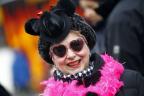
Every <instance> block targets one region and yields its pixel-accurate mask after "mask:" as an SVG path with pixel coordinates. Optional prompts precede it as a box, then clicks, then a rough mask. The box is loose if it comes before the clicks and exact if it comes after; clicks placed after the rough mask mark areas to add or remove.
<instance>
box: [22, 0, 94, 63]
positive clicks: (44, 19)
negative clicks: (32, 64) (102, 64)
mask: <svg viewBox="0 0 144 96" xmlns="http://www.w3.org/2000/svg"><path fill="white" fill-rule="evenodd" d="M74 12H75V6H74V4H73V2H71V1H70V0H60V1H59V2H58V4H57V5H56V6H55V7H54V8H53V9H52V10H51V11H50V12H48V11H46V12H43V14H42V15H41V16H40V18H32V19H30V20H28V21H27V22H26V24H25V30H26V32H27V33H28V34H31V35H37V36H39V44H38V45H39V46H38V50H39V53H40V55H41V57H42V58H43V59H44V60H45V61H46V62H47V63H49V64H53V61H52V59H51V57H50V55H49V49H50V46H51V45H52V44H54V43H59V42H61V41H62V40H64V39H65V37H66V36H67V35H68V34H69V32H70V30H75V31H79V32H80V34H82V35H83V36H84V37H85V38H86V40H87V42H88V47H89V48H90V50H91V49H92V48H93V47H94V45H95V42H96V35H95V31H94V30H93V29H92V28H91V27H90V25H88V24H87V23H86V22H85V21H84V19H83V18H81V17H80V16H78V15H77V14H75V13H74Z"/></svg>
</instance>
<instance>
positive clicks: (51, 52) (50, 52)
mask: <svg viewBox="0 0 144 96" xmlns="http://www.w3.org/2000/svg"><path fill="white" fill-rule="evenodd" d="M78 39H81V40H82V41H83V46H82V48H81V50H82V49H83V47H84V44H85V43H86V44H87V40H86V39H85V37H84V36H82V35H81V36H80V37H79V38H77V39H75V40H78ZM75 40H72V41H70V42H69V44H68V47H67V46H66V45H63V44H58V45H55V46H53V47H50V51H49V55H50V56H51V57H52V55H53V54H55V53H54V52H53V49H54V48H55V47H57V46H61V45H62V46H64V47H65V49H66V52H65V54H64V56H58V55H57V54H55V55H56V56H57V57H59V58H63V57H65V56H66V54H67V51H68V48H70V49H71V50H72V51H73V52H80V51H81V50H80V51H75V50H73V48H71V47H70V44H71V42H73V41H75Z"/></svg>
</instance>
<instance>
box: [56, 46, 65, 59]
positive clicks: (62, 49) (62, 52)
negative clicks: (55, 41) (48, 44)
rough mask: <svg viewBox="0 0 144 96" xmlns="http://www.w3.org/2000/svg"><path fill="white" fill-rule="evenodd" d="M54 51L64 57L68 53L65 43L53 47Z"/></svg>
mask: <svg viewBox="0 0 144 96" xmlns="http://www.w3.org/2000/svg"><path fill="white" fill-rule="evenodd" d="M53 53H54V54H55V55H57V56H59V57H63V56H65V54H66V47H65V46H64V45H59V46H56V47H54V48H53Z"/></svg>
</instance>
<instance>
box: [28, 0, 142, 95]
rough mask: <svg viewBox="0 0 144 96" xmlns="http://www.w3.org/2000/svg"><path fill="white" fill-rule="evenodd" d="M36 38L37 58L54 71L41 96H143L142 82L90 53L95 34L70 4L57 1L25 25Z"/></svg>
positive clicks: (65, 0)
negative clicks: (50, 8) (51, 66)
mask: <svg viewBox="0 0 144 96" xmlns="http://www.w3.org/2000/svg"><path fill="white" fill-rule="evenodd" d="M25 30H26V32H27V33H28V34H31V35H36V36H39V43H38V50H39V53H40V55H41V57H42V58H43V59H44V60H45V61H46V62H47V63H48V64H53V66H54V67H55V70H54V73H53V76H51V77H50V78H49V79H48V80H46V81H43V82H42V84H44V85H46V87H45V89H44V92H43V93H42V94H41V95H42V96H144V91H143V89H144V78H143V77H142V76H141V74H139V73H138V72H136V71H132V70H125V69H124V67H123V65H122V64H121V63H119V62H118V61H116V60H114V59H113V58H112V57H111V56H108V55H107V54H103V55H99V54H97V53H91V50H92V49H93V47H94V46H95V42H96V36H95V35H96V33H95V31H94V30H93V29H92V27H91V26H90V25H88V24H87V23H86V21H85V20H84V19H83V18H82V17H80V16H79V15H78V14H76V13H75V6H74V4H73V2H71V1H70V0H59V2H58V3H57V5H56V6H55V7H54V8H53V9H52V10H50V11H45V12H43V13H42V14H41V16H40V17H39V18H31V19H29V20H28V21H27V22H26V23H25Z"/></svg>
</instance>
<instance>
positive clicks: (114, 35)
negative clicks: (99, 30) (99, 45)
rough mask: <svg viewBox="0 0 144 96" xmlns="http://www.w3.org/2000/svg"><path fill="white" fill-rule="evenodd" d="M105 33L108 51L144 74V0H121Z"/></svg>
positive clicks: (129, 66)
mask: <svg viewBox="0 0 144 96" xmlns="http://www.w3.org/2000/svg"><path fill="white" fill-rule="evenodd" d="M105 33H106V40H105V41H106V52H107V53H108V54H109V55H112V56H113V57H115V58H117V59H119V61H120V62H122V63H125V64H124V66H125V68H128V69H133V70H137V71H139V72H141V73H142V74H143V75H144V0H120V1H119V3H118V4H117V5H116V6H115V7H114V9H113V11H112V12H111V14H110V16H109V18H108V20H107V24H106V29H105Z"/></svg>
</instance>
